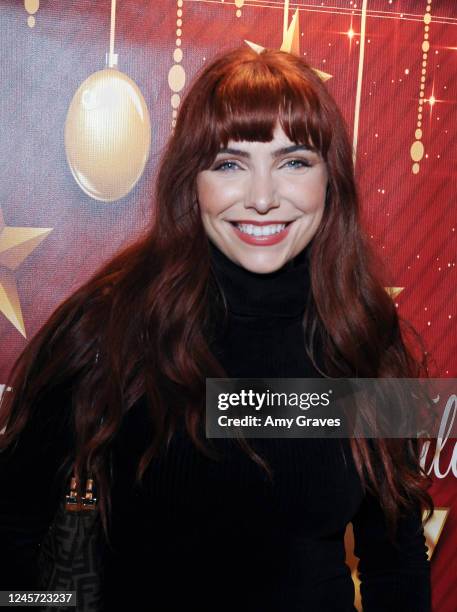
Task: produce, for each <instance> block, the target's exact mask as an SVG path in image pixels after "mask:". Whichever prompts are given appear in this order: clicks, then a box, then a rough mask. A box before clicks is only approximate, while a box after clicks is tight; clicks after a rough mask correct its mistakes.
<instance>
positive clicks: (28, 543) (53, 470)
mask: <svg viewBox="0 0 457 612" xmlns="http://www.w3.org/2000/svg"><path fill="white" fill-rule="evenodd" d="M70 415H71V399H70V398H69V397H68V394H65V393H62V391H60V392H53V393H52V396H49V395H48V396H47V399H45V400H43V401H41V402H40V404H39V405H38V406H37V407H36V408H35V410H34V412H33V415H32V417H31V418H30V419H29V422H28V423H27V425H26V426H25V428H24V429H23V431H22V432H21V434H20V436H19V437H18V439H17V440H15V442H13V443H12V445H11V446H9V447H8V448H7V449H6V450H4V451H1V452H0V590H1V589H3V590H10V589H22V590H25V589H33V588H36V579H37V576H36V555H37V552H38V550H39V543H40V542H41V540H42V539H43V537H44V535H45V533H46V530H47V529H48V527H49V525H50V524H51V522H52V520H53V518H54V516H55V513H56V511H57V507H58V504H59V502H60V500H61V499H62V496H63V495H64V491H65V486H66V482H65V477H64V470H60V471H59V468H60V467H61V464H62V463H63V462H64V461H65V458H68V457H70V456H71V454H72V448H73V431H72V427H71V418H70Z"/></svg>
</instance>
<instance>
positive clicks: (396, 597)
mask: <svg viewBox="0 0 457 612" xmlns="http://www.w3.org/2000/svg"><path fill="white" fill-rule="evenodd" d="M352 524H353V529H354V543H355V547H354V553H355V555H356V556H357V557H358V558H359V559H360V561H359V566H358V571H359V577H360V580H361V587H360V590H361V595H362V605H363V611H364V612H385V611H386V610H389V611H391V612H430V610H431V588H430V563H429V561H428V558H427V548H426V546H425V536H424V531H423V527H422V519H421V511H420V509H419V507H417V508H416V509H415V510H414V511H411V512H410V513H409V515H408V516H406V517H403V518H400V519H399V522H398V529H397V542H398V547H395V546H394V545H393V544H392V543H391V542H390V541H389V539H388V537H387V528H386V521H385V518H384V513H383V511H382V508H381V506H380V504H379V501H378V500H377V498H375V497H374V496H373V495H371V494H368V493H367V495H366V497H365V498H364V500H363V501H362V504H361V506H360V508H359V510H358V512H357V514H356V515H355V517H354V518H353V520H352Z"/></svg>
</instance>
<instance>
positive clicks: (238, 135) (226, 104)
mask: <svg viewBox="0 0 457 612" xmlns="http://www.w3.org/2000/svg"><path fill="white" fill-rule="evenodd" d="M309 70H311V69H309ZM313 77H314V75H313ZM313 77H311V78H309V79H308V78H307V77H306V75H305V74H297V73H296V72H289V73H288V74H286V73H284V71H281V72H279V71H277V70H274V69H273V67H271V66H269V65H267V64H265V63H263V62H262V59H261V56H260V58H259V61H258V62H252V61H251V62H249V63H245V64H241V65H240V66H239V67H238V69H237V70H236V71H233V72H232V73H231V74H229V75H228V76H227V77H226V78H225V79H223V80H222V81H221V82H219V83H218V85H217V87H216V89H215V91H214V92H213V96H212V101H211V105H212V106H211V108H212V113H211V114H212V115H213V121H212V122H211V124H212V126H213V137H214V140H215V141H217V142H218V143H219V145H220V146H223V147H226V146H227V144H228V141H229V140H234V141H240V140H247V141H260V142H270V141H271V140H272V139H273V132H274V129H275V127H276V125H277V123H278V122H279V124H280V126H281V127H282V129H283V130H284V132H285V134H286V135H287V137H288V138H289V139H290V140H291V141H292V142H294V143H296V144H302V145H305V146H306V147H308V148H310V149H312V150H315V151H317V152H318V153H320V154H321V156H322V157H323V159H324V160H326V158H327V152H328V149H329V146H330V141H331V137H332V129H331V125H329V123H330V121H329V118H328V116H327V115H326V113H325V109H324V108H323V107H322V104H321V102H320V99H319V94H318V92H317V91H316V89H317V88H316V86H315V83H313V81H315V79H318V78H319V77H317V75H316V76H315V78H313Z"/></svg>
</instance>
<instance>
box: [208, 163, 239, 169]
mask: <svg viewBox="0 0 457 612" xmlns="http://www.w3.org/2000/svg"><path fill="white" fill-rule="evenodd" d="M234 168H238V165H237V164H236V163H235V162H232V161H223V162H221V163H220V164H217V165H216V166H215V167H214V168H213V170H222V171H226V170H233V169H234Z"/></svg>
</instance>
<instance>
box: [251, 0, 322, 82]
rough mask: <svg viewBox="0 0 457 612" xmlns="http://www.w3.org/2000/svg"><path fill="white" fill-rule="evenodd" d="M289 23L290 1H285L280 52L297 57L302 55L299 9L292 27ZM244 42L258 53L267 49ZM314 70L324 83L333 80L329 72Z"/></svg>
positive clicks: (291, 23)
mask: <svg viewBox="0 0 457 612" xmlns="http://www.w3.org/2000/svg"><path fill="white" fill-rule="evenodd" d="M288 21H289V0H285V2H284V22H283V32H282V43H281V47H280V49H279V50H280V51H287V53H294V54H295V55H300V36H299V32H300V28H299V23H298V9H297V10H296V11H295V13H294V16H293V17H292V21H291V22H290V25H288ZM244 42H245V43H246V44H247V45H249V46H250V47H251V49H253V50H254V51H255V52H256V53H261V52H262V51H263V50H264V48H265V47H262V45H258V44H257V43H254V42H251V41H250V40H245V41H244ZM313 70H314V72H315V73H316V74H317V75H318V76H319V77H320V78H321V79H322V80H323V81H328V79H331V78H332V75H331V74H328V73H327V72H323V71H322V70H318V69H317V68H313Z"/></svg>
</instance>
